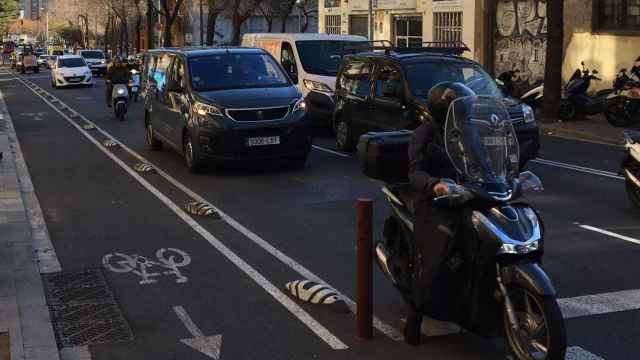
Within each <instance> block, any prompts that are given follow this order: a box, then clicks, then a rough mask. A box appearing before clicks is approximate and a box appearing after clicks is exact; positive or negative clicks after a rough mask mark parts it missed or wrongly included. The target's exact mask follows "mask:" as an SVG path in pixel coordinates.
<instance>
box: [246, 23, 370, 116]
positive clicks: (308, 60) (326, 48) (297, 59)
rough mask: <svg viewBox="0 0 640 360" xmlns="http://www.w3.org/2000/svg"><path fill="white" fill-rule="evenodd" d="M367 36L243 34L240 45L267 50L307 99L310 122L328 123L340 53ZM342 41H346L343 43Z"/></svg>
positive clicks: (341, 54)
mask: <svg viewBox="0 0 640 360" xmlns="http://www.w3.org/2000/svg"><path fill="white" fill-rule="evenodd" d="M366 42H367V38H365V37H363V36H356V35H329V34H305V33H300V34H271V33H264V34H245V35H244V36H243V37H242V46H247V47H257V48H262V49H265V50H267V51H268V52H269V53H271V55H273V57H275V58H276V59H277V60H278V61H279V62H280V64H282V67H284V69H285V70H286V71H287V73H289V76H290V77H291V79H292V80H293V82H294V83H295V84H296V85H297V86H298V89H299V90H300V92H302V94H303V95H304V97H305V99H306V100H307V106H308V108H309V113H310V115H311V119H312V121H313V123H314V125H323V126H330V125H331V120H332V116H333V108H334V100H333V92H334V90H335V87H336V75H337V74H338V70H340V64H341V62H342V56H343V55H344V54H345V53H353V52H356V50H357V45H356V46H351V47H350V46H348V45H353V44H348V43H363V45H366ZM345 45H347V46H346V47H345Z"/></svg>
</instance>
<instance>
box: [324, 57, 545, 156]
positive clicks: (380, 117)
mask: <svg viewBox="0 0 640 360" xmlns="http://www.w3.org/2000/svg"><path fill="white" fill-rule="evenodd" d="M459 50H460V51H461V50H462V49H456V48H451V49H443V48H417V49H388V50H387V51H384V52H381V51H370V52H364V53H359V54H355V55H349V56H347V57H345V60H344V64H343V67H342V68H341V70H340V72H339V74H338V78H337V82H336V108H335V111H334V115H333V127H334V130H335V132H336V143H337V147H338V148H339V149H340V150H343V151H352V150H354V148H355V146H356V143H357V141H358V138H359V137H360V135H362V134H365V133H367V132H372V131H394V130H402V129H409V130H412V129H414V128H416V127H417V126H419V125H420V123H421V120H425V119H429V118H430V117H431V115H430V114H429V105H428V104H427V101H426V98H427V93H428V92H429V90H430V89H431V87H433V86H434V85H436V84H438V83H440V82H443V81H457V82H461V83H463V84H466V85H467V86H468V87H470V88H471V89H472V90H474V91H475V92H476V93H477V94H479V95H490V96H495V97H500V98H504V99H505V101H507V102H508V106H509V107H508V110H509V114H510V116H511V120H512V121H513V124H514V127H515V129H516V133H517V135H518V140H519V143H520V148H521V153H520V158H521V164H522V165H524V164H525V163H526V162H527V161H528V160H530V159H533V158H535V157H536V156H537V153H538V149H539V146H540V145H539V134H538V126H537V123H536V120H535V116H534V113H533V110H532V109H531V107H529V106H528V105H526V104H523V103H521V102H518V101H515V100H513V99H510V98H505V97H504V95H503V93H502V91H500V89H499V88H498V86H497V84H496V83H495V81H494V79H492V78H491V76H489V75H488V74H487V73H486V72H485V70H484V69H483V68H482V67H481V66H480V65H479V64H478V63H476V62H474V61H472V60H469V59H466V58H464V57H461V56H458V55H457V54H460V51H459Z"/></svg>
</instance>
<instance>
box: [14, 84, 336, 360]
mask: <svg viewBox="0 0 640 360" xmlns="http://www.w3.org/2000/svg"><path fill="white" fill-rule="evenodd" d="M16 78H17V79H18V80H19V81H21V82H22V79H20V78H18V77H16ZM34 93H35V94H36V95H37V96H39V97H40V98H41V99H42V100H43V101H44V102H45V103H47V104H48V105H49V106H50V107H51V108H52V109H54V110H55V111H56V112H57V113H58V114H60V116H62V117H63V118H64V119H66V120H67V121H68V122H69V124H71V125H72V126H73V127H75V128H76V129H77V130H78V131H79V132H80V133H81V134H82V135H84V136H85V137H86V138H87V139H88V140H89V141H91V142H92V143H93V144H94V145H95V146H96V147H97V148H98V149H100V151H102V152H103V153H104V154H105V155H107V156H108V157H109V158H110V159H111V160H113V161H114V162H115V163H116V164H117V165H119V166H120V167H121V168H122V169H123V170H124V171H125V172H127V173H128V174H129V175H130V176H131V177H133V178H134V179H135V180H137V181H138V182H139V183H140V185H142V186H143V187H144V188H145V189H147V190H148V191H149V192H150V193H152V194H153V195H154V196H155V197H156V198H158V200H160V201H161V202H162V203H163V204H164V205H165V206H167V207H168V208H169V209H170V210H172V211H173V212H174V213H175V214H176V215H177V216H178V217H179V218H180V219H182V220H183V221H184V222H185V223H187V225H189V226H190V227H191V228H192V229H193V230H194V231H196V232H197V233H198V234H200V235H201V236H202V237H203V238H204V239H205V240H207V241H208V242H209V244H211V245H212V246H213V247H214V248H216V249H217V250H218V251H219V252H220V253H221V254H222V255H224V256H225V257H226V258H227V259H228V260H229V261H230V262H231V263H233V264H234V265H235V266H236V267H238V268H239V269H240V270H242V271H243V272H244V273H245V274H246V275H247V276H249V277H250V278H251V279H252V280H253V281H254V282H256V283H257V284H258V285H259V286H260V287H262V288H263V289H264V290H265V291H266V292H267V293H268V294H269V295H271V296H272V297H273V298H274V299H275V300H276V301H278V302H279V303H280V304H281V305H282V306H284V307H285V308H286V309H287V310H289V312H291V314H293V315H294V316H295V317H296V318H298V320H300V321H301V322H302V323H304V324H305V325H306V326H307V327H308V328H309V329H311V331H313V332H314V333H315V334H316V335H317V336H318V337H319V338H320V339H322V340H323V341H324V342H325V343H327V345H329V346H330V347H331V348H332V349H334V350H343V349H347V348H348V346H347V345H346V344H345V343H343V342H342V341H340V339H338V338H337V337H336V336H335V335H333V334H332V333H331V332H330V331H329V330H327V328H325V327H324V326H323V325H322V324H320V323H319V322H318V321H316V320H315V319H314V318H313V317H311V315H309V314H308V313H307V312H306V311H304V309H302V308H301V307H300V306H298V304H296V303H295V302H294V301H293V300H291V299H290V298H289V297H288V296H287V295H285V294H284V293H283V292H282V291H280V289H278V287H276V286H275V285H273V284H272V283H271V282H270V281H269V280H267V279H266V278H265V277H264V276H263V275H262V274H260V273H259V272H258V271H257V270H256V269H254V268H253V267H252V266H251V265H249V264H248V263H247V262H245V261H244V260H243V259H242V258H240V257H239V256H238V255H236V254H235V253H234V252H233V251H231V249H229V248H228V247H226V246H225V245H224V244H223V243H222V242H221V241H220V240H218V239H217V238H216V237H215V236H213V235H212V234H211V233H210V232H208V231H207V230H206V229H205V228H203V227H202V226H201V225H200V224H198V223H197V222H196V221H195V220H193V218H191V217H190V216H189V215H188V214H187V213H186V212H184V211H183V210H182V209H181V208H180V207H179V206H178V205H176V204H175V203H174V202H173V201H171V199H169V198H168V197H167V196H166V195H164V194H163V193H161V192H160V191H159V190H158V189H157V188H156V187H154V186H153V185H151V184H150V183H149V182H148V181H146V180H145V179H144V178H142V177H141V176H140V175H138V173H136V172H135V171H134V170H133V169H131V168H130V167H129V166H128V165H127V164H125V163H124V162H123V161H122V160H120V158H118V157H117V156H116V155H114V154H113V153H112V152H110V151H109V150H107V149H105V148H104V147H103V146H102V145H101V144H100V142H98V140H96V139H95V138H93V137H92V136H91V135H90V134H89V133H87V132H86V131H85V130H84V129H82V127H81V126H80V125H78V124H76V123H75V122H74V121H73V120H71V118H69V117H68V116H67V115H66V114H65V113H63V112H62V111H60V110H59V109H58V108H56V107H55V106H54V105H53V104H52V103H51V102H50V101H49V100H47V99H45V98H44V97H43V96H42V95H40V94H38V93H36V92H35V91H34ZM96 128H98V127H96ZM98 129H100V128H98ZM100 131H102V130H101V129H100ZM105 134H106V133H105ZM113 141H115V142H116V143H118V144H120V146H121V147H123V146H122V144H121V143H120V142H119V141H118V140H115V139H113ZM123 148H124V147H123Z"/></svg>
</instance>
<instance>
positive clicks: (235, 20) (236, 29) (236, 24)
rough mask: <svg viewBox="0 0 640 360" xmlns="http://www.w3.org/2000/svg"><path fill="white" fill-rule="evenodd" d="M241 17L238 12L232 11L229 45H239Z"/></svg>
mask: <svg viewBox="0 0 640 360" xmlns="http://www.w3.org/2000/svg"><path fill="white" fill-rule="evenodd" d="M242 23H243V21H242V17H241V16H240V14H238V11H237V10H236V11H234V12H233V15H232V16H231V26H232V27H233V32H232V37H231V45H238V44H240V28H241V27H242Z"/></svg>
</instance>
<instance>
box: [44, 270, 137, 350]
mask: <svg viewBox="0 0 640 360" xmlns="http://www.w3.org/2000/svg"><path fill="white" fill-rule="evenodd" d="M43 282H44V288H45V292H46V296H47V304H48V305H49V312H50V313H51V318H52V320H53V327H54V330H55V334H56V341H57V342H58V346H59V347H71V346H82V345H89V344H102V343H114V342H121V341H130V340H133V333H132V332H131V328H130V327H129V324H128V323H127V321H126V320H125V318H124V316H123V315H122V312H121V311H120V308H119V306H118V303H117V302H116V299H115V297H114V295H113V293H112V292H111V290H110V289H109V285H108V284H107V282H106V280H105V278H104V275H103V274H102V270H101V269H86V270H80V271H72V272H59V273H52V274H45V275H43Z"/></svg>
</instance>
